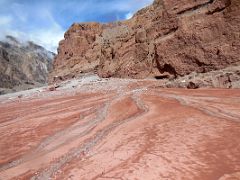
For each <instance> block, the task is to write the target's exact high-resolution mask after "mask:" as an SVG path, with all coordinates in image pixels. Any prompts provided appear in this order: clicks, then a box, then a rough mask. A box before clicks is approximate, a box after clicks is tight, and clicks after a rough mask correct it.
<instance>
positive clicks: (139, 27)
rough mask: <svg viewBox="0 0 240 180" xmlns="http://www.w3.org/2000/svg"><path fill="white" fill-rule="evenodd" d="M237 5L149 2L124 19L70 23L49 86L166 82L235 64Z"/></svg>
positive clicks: (202, 0) (239, 37) (225, 1)
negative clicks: (85, 76) (80, 81)
mask: <svg viewBox="0 0 240 180" xmlns="http://www.w3.org/2000/svg"><path fill="white" fill-rule="evenodd" d="M239 9H240V1H239V0H198V1H196V0H179V1H175V0H155V1H154V2H153V4H152V5H150V6H148V7H146V8H144V9H142V10H140V11H138V12H137V13H136V14H135V15H134V16H133V17H132V18H131V19H130V20H126V21H121V22H115V23H109V24H99V23H80V24H77V23H75V24H73V25H72V26H71V27H70V29H69V30H68V31H67V32H66V33H65V37H64V40H62V41H61V42H60V43H59V48H58V55H57V56H56V58H55V61H54V69H53V72H52V73H51V74H50V82H54V81H57V80H58V79H60V80H64V79H69V78H73V77H75V76H78V75H79V74H81V73H86V72H95V73H97V74H98V75H99V76H100V77H120V78H156V79H162V78H169V79H175V78H176V77H181V76H185V75H188V74H190V73H192V72H196V73H206V72H210V71H213V70H221V69H224V68H227V67H229V66H235V65H239V64H240V56H239V51H240V34H239V32H240V10H239Z"/></svg>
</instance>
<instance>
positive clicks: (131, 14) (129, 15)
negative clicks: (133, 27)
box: [125, 12, 133, 19]
mask: <svg viewBox="0 0 240 180" xmlns="http://www.w3.org/2000/svg"><path fill="white" fill-rule="evenodd" d="M132 17H133V13H131V12H129V13H127V14H126V15H125V19H131V18H132Z"/></svg>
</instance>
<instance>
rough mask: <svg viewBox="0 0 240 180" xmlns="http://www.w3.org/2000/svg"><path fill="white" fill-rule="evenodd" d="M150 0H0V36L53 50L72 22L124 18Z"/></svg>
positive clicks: (150, 0)
mask: <svg viewBox="0 0 240 180" xmlns="http://www.w3.org/2000/svg"><path fill="white" fill-rule="evenodd" d="M152 2H153V0H0V38H2V39H3V38H4V36H5V35H13V36H15V37H17V38H20V39H22V40H31V41H34V42H36V43H38V44H40V45H42V46H44V47H45V48H47V49H48V50H51V51H56V48H57V46H58V42H59V40H61V39H63V35H64V32H65V31H66V30H67V29H68V27H69V26H71V24H73V23H74V22H89V21H97V22H111V21H116V20H123V19H128V18H130V17H131V16H132V14H133V13H135V12H136V11H137V10H139V9H141V8H142V7H145V6H147V5H149V4H151V3H152Z"/></svg>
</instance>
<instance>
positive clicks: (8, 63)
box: [0, 36, 54, 94]
mask: <svg viewBox="0 0 240 180" xmlns="http://www.w3.org/2000/svg"><path fill="white" fill-rule="evenodd" d="M53 56H54V54H53V53H51V52H49V51H47V50H45V49H44V48H43V47H41V46H39V45H36V44H34V43H33V42H24V43H21V42H19V41H18V40H17V39H16V38H14V37H12V36H7V37H6V39H5V40H4V41H2V42H1V41H0V94H4V93H7V92H14V91H19V90H26V89H29V88H33V87H38V86H42V85H44V84H46V83H47V80H48V72H49V71H50V70H51V69H52V60H53Z"/></svg>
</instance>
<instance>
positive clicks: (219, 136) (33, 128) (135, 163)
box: [0, 77, 240, 180]
mask: <svg viewBox="0 0 240 180" xmlns="http://www.w3.org/2000/svg"><path fill="white" fill-rule="evenodd" d="M0 136H1V139H0V179H2V180H6V179H44V180H45V179H81V180H84V179H86V180H90V179H101V180H103V179H143V180H146V179H147V180H150V179H156V180H157V179H173V180H175V179H199V180H203V179H204V180H206V179H209V180H213V179H220V180H227V179H240V139H239V137H240V90H233V89H232V90H224V89H198V90H186V89H161V88H159V87H158V82H157V81H151V80H120V79H109V80H101V79H98V78H96V77H88V78H85V79H84V78H83V79H79V80H78V79H76V80H73V81H69V82H66V83H62V84H61V85H60V87H59V88H57V89H56V90H55V91H49V89H48V88H46V87H45V88H40V89H37V90H31V91H26V92H19V93H16V94H9V95H4V96H0Z"/></svg>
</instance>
